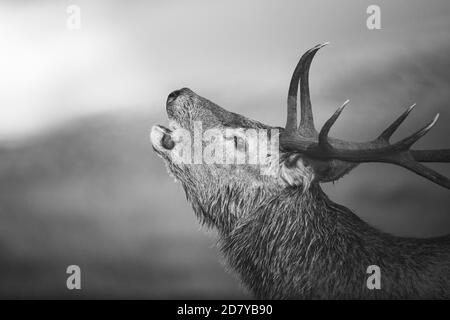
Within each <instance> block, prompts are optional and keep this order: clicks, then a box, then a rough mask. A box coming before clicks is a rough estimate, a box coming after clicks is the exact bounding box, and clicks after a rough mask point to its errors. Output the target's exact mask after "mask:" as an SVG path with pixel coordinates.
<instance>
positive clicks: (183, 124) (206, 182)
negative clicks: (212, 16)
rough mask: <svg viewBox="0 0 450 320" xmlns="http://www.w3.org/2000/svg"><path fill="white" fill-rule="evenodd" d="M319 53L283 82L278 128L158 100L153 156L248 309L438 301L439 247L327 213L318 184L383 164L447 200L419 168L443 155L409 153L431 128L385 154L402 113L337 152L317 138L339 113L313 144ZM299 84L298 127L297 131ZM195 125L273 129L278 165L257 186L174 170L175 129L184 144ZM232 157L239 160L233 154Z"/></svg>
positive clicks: (252, 176)
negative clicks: (376, 283) (161, 122)
mask: <svg viewBox="0 0 450 320" xmlns="http://www.w3.org/2000/svg"><path fill="white" fill-rule="evenodd" d="M324 45H325V44H323V45H318V46H316V47H314V48H312V49H310V50H308V51H307V52H306V53H305V54H304V55H303V56H302V57H301V59H300V61H299V62H298V64H297V66H296V68H295V70H294V73H293V75H292V79H291V83H290V86H289V94H288V99H287V122H286V126H285V128H274V127H271V126H268V125H264V124H262V123H260V122H257V121H254V120H251V119H248V118H246V117H244V116H242V115H240V114H236V113H232V112H228V111H226V110H224V109H223V108H221V107H219V106H217V105H216V104H214V103H212V102H211V101H209V100H207V99H205V98H203V97H201V96H199V95H197V94H196V93H194V92H192V91H191V90H189V89H187V88H184V89H181V90H177V91H174V92H172V93H171V94H170V95H169V96H168V99H167V106H166V108H167V114H168V117H169V120H170V122H171V125H170V129H168V128H165V127H163V126H154V127H153V128H152V131H151V142H152V144H153V148H154V150H155V151H156V152H157V154H158V155H159V156H161V157H162V158H163V160H164V162H165V163H166V165H167V168H168V171H169V173H171V174H172V175H173V176H174V177H175V178H176V179H177V180H179V181H180V182H181V184H182V185H183V188H184V190H185V192H186V196H187V199H188V201H189V202H190V203H191V204H192V207H193V209H194V211H195V213H196V215H197V216H198V218H199V219H200V221H201V222H202V223H203V224H206V225H207V226H209V227H213V228H215V229H217V231H218V234H219V241H218V243H219V247H220V250H221V252H222V253H223V254H224V256H225V259H226V261H227V263H228V264H229V266H230V267H231V268H232V270H234V271H235V272H237V273H238V274H239V276H240V279H241V281H242V282H243V284H244V285H245V286H246V287H247V288H248V289H250V290H251V292H253V294H254V295H255V296H256V297H257V298H263V299H265V298H269V299H297V298H300V299H341V298H344V299H352V298H357V299H373V298H387V299H392V298H394V299H395V298H397V299H399V298H400V299H402V298H441V299H442V298H447V299H448V298H450V236H444V237H437V238H432V239H415V238H403V237H396V236H393V235H389V234H386V233H383V232H381V231H379V230H377V229H375V228H373V227H372V226H370V225H368V224H367V223H366V222H364V221H362V220H361V219H360V218H359V217H358V216H357V215H355V214H354V213H353V212H352V211H350V210H349V209H347V208H346V207H344V206H341V205H338V204H336V203H334V202H332V201H331V200H330V199H328V197H327V196H326V195H325V194H324V192H323V191H322V189H321V187H320V183H321V182H329V181H335V180H337V179H339V178H340V177H342V176H343V175H345V174H347V173H348V172H350V171H351V170H352V169H354V168H355V167H356V166H357V165H358V164H360V163H363V162H385V163H392V164H395V165H398V166H401V167H404V168H406V169H408V170H410V171H412V172H414V173H416V174H419V175H421V176H423V177H424V178H426V179H428V180H431V181H432V182H434V183H437V184H439V185H441V186H442V187H445V188H450V180H449V179H448V178H446V177H444V176H442V175H441V174H439V173H437V172H435V171H433V170H432V169H430V168H428V167H426V166H424V165H422V164H421V163H422V162H450V149H445V150H412V149H411V146H412V145H413V144H414V143H415V142H416V141H417V140H419V139H420V138H421V137H422V136H424V135H425V134H426V133H427V132H428V131H429V130H430V129H431V128H432V127H433V125H434V124H435V123H436V121H437V118H438V117H437V116H436V118H435V119H434V120H433V121H432V122H431V123H429V124H428V125H426V126H425V127H423V128H422V129H421V130H419V131H417V132H416V133H414V134H412V135H411V136H409V137H407V138H405V139H403V140H400V141H399V142H396V143H391V142H390V137H391V135H392V134H393V133H394V131H395V130H396V129H397V128H398V127H399V125H400V124H401V123H402V122H403V121H404V120H405V118H406V117H407V116H408V114H409V113H410V112H411V110H412V107H410V108H408V109H407V110H406V111H405V112H404V113H403V114H402V115H401V116H400V117H399V118H398V119H397V120H395V121H394V122H393V123H392V124H391V125H390V126H389V127H388V128H387V129H386V130H384V131H383V132H382V133H381V134H380V135H379V136H378V137H377V138H376V139H374V140H373V141H370V142H365V143H356V142H347V141H344V140H339V139H335V138H331V137H329V136H328V133H329V131H330V129H331V127H332V125H333V124H334V122H335V121H336V119H337V118H338V117H339V115H340V114H341V112H342V110H343V108H344V106H345V105H346V104H347V102H346V103H344V105H342V106H341V107H340V108H339V109H338V110H337V111H336V112H335V113H334V114H333V115H332V117H331V118H330V119H329V120H328V121H326V123H325V124H324V126H323V127H322V129H321V130H320V132H317V131H316V129H315V127H314V123H313V113H312V110H311V101H310V96H309V85H308V73H309V68H310V65H311V61H312V59H313V57H314V55H315V54H316V52H317V51H318V50H319V49H320V48H322V47H323V46H324ZM299 83H300V102H301V109H300V113H301V121H300V125H299V126H298V127H297V92H298V87H299ZM196 121H200V122H201V123H202V124H203V130H206V129H211V128H218V129H227V128H243V129H266V130H270V129H278V130H279V135H278V139H279V153H278V157H277V158H276V159H275V160H274V159H272V160H273V161H276V165H275V166H273V168H276V169H277V171H274V172H276V174H273V175H266V174H261V173H260V171H258V170H256V169H255V166H254V165H250V164H242V165H223V164H214V163H212V164H211V163H209V164H187V163H181V162H180V161H174V157H175V150H176V147H177V145H178V144H180V138H179V137H176V132H177V131H178V130H181V129H183V130H185V131H188V132H189V133H190V134H194V124H195V122H196ZM235 138H236V137H235ZM181 140H182V138H181ZM235 140H236V139H235ZM203 142H204V141H203ZM235 147H236V148H239V147H238V143H235ZM270 156H271V155H269V154H268V155H267V157H270ZM269 162H270V159H269ZM274 170H275V169H274ZM370 265H377V266H378V267H379V268H380V270H381V288H380V289H378V290H377V289H375V290H369V289H368V286H367V279H368V277H369V276H370V275H368V274H367V268H368V266H370ZM372 289H373V288H372Z"/></svg>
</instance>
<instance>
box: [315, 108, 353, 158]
mask: <svg viewBox="0 0 450 320" xmlns="http://www.w3.org/2000/svg"><path fill="white" fill-rule="evenodd" d="M349 102H350V100H346V101H345V102H344V103H343V104H342V105H341V106H340V107H339V108H338V109H337V110H336V111H335V112H334V114H333V115H332V116H331V117H330V119H328V120H327V122H325V124H324V125H323V127H322V129H321V130H320V133H319V147H320V148H322V149H325V150H327V149H332V148H333V147H332V146H331V144H330V142H329V141H328V133H329V132H330V129H331V127H332V126H333V124H334V123H335V122H336V120H337V118H338V117H339V116H340V115H341V112H342V110H344V108H345V107H346V106H347V104H348V103H349Z"/></svg>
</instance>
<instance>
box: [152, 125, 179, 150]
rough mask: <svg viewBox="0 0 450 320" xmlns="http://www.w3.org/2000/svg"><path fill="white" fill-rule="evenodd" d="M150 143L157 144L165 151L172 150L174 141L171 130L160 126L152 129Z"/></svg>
mask: <svg viewBox="0 0 450 320" xmlns="http://www.w3.org/2000/svg"><path fill="white" fill-rule="evenodd" d="M152 142H153V144H155V142H156V143H157V144H159V145H160V146H161V147H163V148H164V149H167V150H172V149H173V148H174V147H175V141H174V140H173V139H172V130H170V129H169V128H166V127H164V126H161V125H156V126H154V127H153V128H152Z"/></svg>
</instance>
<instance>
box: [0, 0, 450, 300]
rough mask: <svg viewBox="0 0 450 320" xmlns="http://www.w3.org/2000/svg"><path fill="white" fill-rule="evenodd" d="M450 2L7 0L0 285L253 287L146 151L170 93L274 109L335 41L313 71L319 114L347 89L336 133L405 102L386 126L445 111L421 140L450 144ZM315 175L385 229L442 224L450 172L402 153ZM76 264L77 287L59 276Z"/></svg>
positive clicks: (1, 290) (430, 231)
mask: <svg viewBox="0 0 450 320" xmlns="http://www.w3.org/2000/svg"><path fill="white" fill-rule="evenodd" d="M370 4H377V5H379V6H380V8H381V27H382V28H381V30H368V28H367V27H366V19H367V17H368V14H367V13H366V9H367V7H368V6H369V5H370ZM70 5H76V6H78V8H80V10H81V11H80V14H81V15H80V17H81V20H80V21H81V28H80V29H75V30H73V29H71V28H68V27H67V23H68V19H69V17H70V15H71V14H70V13H68V12H67V9H68V7H69V6H70ZM449 14H450V2H448V1H447V0H433V1H427V2H425V1H419V0H408V1H406V0H397V1H395V3H394V2H393V1H381V0H377V1H372V0H370V1H365V0H363V1H361V0H353V1H345V4H344V2H339V3H338V2H337V1H332V0H328V1H317V0H314V1H298V0H296V1H283V2H281V1H264V2H263V1H256V0H255V1H245V2H243V1H234V0H232V1H226V2H224V1H221V2H219V1H206V0H205V1H157V0H153V1H139V0H135V1H113V0H107V1H106V0H98V1H87V0H86V1H82V0H71V1H61V0H59V1H56V0H53V1H51V0H41V1H26V0H21V1H17V0H2V1H1V3H0V48H1V49H0V297H1V298H251V296H250V295H249V294H248V293H246V292H245V290H244V289H243V288H241V287H240V285H239V281H238V280H237V279H236V278H235V276H233V275H232V274H230V273H227V272H226V271H225V270H226V269H225V267H224V266H223V264H222V262H221V261H222V259H221V257H220V254H219V253H218V252H217V250H216V249H215V248H214V244H215V234H214V232H213V231H209V232H205V231H204V230H202V229H201V228H200V226H199V225H198V223H197V222H196V220H195V217H194V214H193V212H192V210H191V209H190V206H189V205H188V204H187V202H186V201H185V197H184V194H183V191H182V188H181V186H180V185H177V184H175V183H174V182H173V180H172V178H170V177H169V176H168V175H167V174H166V170H165V167H164V165H163V163H162V161H161V160H160V159H159V158H158V157H157V156H156V155H155V154H154V153H153V151H152V148H151V144H150V141H149V132H150V128H151V126H152V125H153V124H156V123H160V124H167V118H166V115H165V100H166V97H167V95H168V94H169V93H170V92H171V91H173V90H175V89H179V88H181V87H189V88H191V89H192V90H194V91H195V92H197V93H198V94H200V95H202V96H204V97H207V98H209V99H210V100H212V101H214V102H216V103H217V104H219V105H221V106H223V107H225V108H227V109H228V110H230V111H233V112H238V113H241V114H243V115H246V116H248V117H251V118H254V119H257V120H260V121H262V122H266V123H268V124H271V125H283V124H284V121H285V116H286V115H285V101H286V95H287V89H288V84H289V80H290V77H291V74H292V71H293V68H294V67H295V64H296V63H297V60H298V58H299V57H300V56H301V54H302V53H303V52H304V51H305V50H307V49H309V48H310V47H312V46H314V45H316V44H318V43H321V42H325V41H331V44H330V45H329V46H328V47H326V48H325V49H323V50H321V52H319V53H318V54H317V56H316V59H315V61H314V63H313V66H312V69H311V73H310V74H311V81H310V86H311V95H312V100H313V107H314V113H315V119H316V126H321V125H322V124H323V122H324V121H325V120H326V119H327V118H328V117H329V116H330V115H331V114H332V112H334V110H335V109H336V107H337V106H339V105H340V104H341V103H342V102H343V101H345V100H346V99H350V101H351V104H350V106H349V107H348V108H347V109H346V111H345V112H344V114H343V115H342V117H341V119H340V121H338V122H337V124H336V125H335V127H334V128H333V130H334V131H333V133H332V135H333V136H336V137H339V138H343V139H349V140H354V141H364V140H368V139H371V138H373V137H375V135H377V134H378V133H379V132H381V130H382V129H384V128H385V127H386V126H387V125H388V124H389V123H390V122H391V121H392V120H393V119H394V118H395V117H397V116H398V115H399V114H400V113H401V112H402V111H403V110H405V108H406V107H408V106H409V105H411V104H413V103H415V102H416V103H417V105H418V106H417V108H416V110H415V111H414V112H413V114H412V115H411V116H410V119H408V121H407V122H406V123H405V124H404V125H403V126H402V128H401V129H400V130H399V131H398V133H397V134H396V135H395V136H394V139H398V138H400V137H403V136H404V135H406V134H408V133H411V132H413V130H415V129H417V128H418V127H420V126H422V125H423V124H424V123H425V122H428V121H429V120H431V119H432V118H433V116H434V115H435V114H436V113H437V112H439V113H440V115H441V117H440V120H439V122H438V124H437V125H436V127H435V128H434V129H433V130H432V131H431V132H430V133H429V134H428V135H427V136H426V137H424V138H423V139H422V140H420V142H419V143H418V144H417V146H416V148H445V147H450V138H449V135H450V125H449V123H450V109H449V101H450V90H449V85H450V71H449V70H450V55H449V52H450V41H449V40H450V32H449V31H450V20H449V19H448V16H449ZM433 167H434V168H437V169H438V170H440V172H442V173H444V174H447V175H450V167H449V166H448V165H434V166H433ZM324 188H325V190H326V191H327V193H328V194H329V195H330V197H331V199H333V200H334V201H336V202H338V203H341V204H343V205H346V206H348V207H349V208H351V209H352V210H353V211H354V212H355V213H357V214H358V215H359V216H360V217H361V218H363V219H364V220H365V221H367V222H369V223H370V224H372V225H374V226H376V227H377V228H379V229H381V230H383V231H385V232H390V233H393V234H396V235H401V236H414V237H432V236H438V235H443V234H448V233H450V197H449V193H448V190H444V189H443V188H441V187H439V186H437V185H435V184H432V183H431V182H428V181H426V180H424V179H422V178H420V177H419V176H416V175H414V174H411V173H409V172H407V171H406V170H404V169H402V168H398V167H393V166H391V165H382V164H370V165H361V166H360V167H359V168H358V169H356V170H355V171H354V172H352V174H350V175H349V176H346V177H345V178H344V179H342V180H341V181H338V182H337V183H335V184H328V185H324ZM71 264H76V265H79V266H80V267H81V270H82V290H81V291H69V290H67V289H66V278H67V276H68V275H67V274H66V273H65V271H66V268H67V266H68V265H71Z"/></svg>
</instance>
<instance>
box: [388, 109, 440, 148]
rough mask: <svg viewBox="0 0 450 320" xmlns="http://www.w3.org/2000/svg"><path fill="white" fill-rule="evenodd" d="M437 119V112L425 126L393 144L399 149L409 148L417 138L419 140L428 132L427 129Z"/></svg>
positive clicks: (429, 128) (428, 129) (431, 126)
mask: <svg viewBox="0 0 450 320" xmlns="http://www.w3.org/2000/svg"><path fill="white" fill-rule="evenodd" d="M438 119H439V113H438V114H437V115H436V116H435V117H434V119H433V121H431V122H430V123H429V124H427V125H426V126H425V127H423V128H422V129H420V130H419V131H417V132H415V133H414V134H412V135H410V136H409V137H406V138H405V139H403V140H401V141H399V142H397V143H396V144H394V145H393V146H397V148H400V149H409V148H410V147H411V146H412V145H413V144H414V143H415V142H416V141H417V140H419V139H420V138H422V137H423V136H424V135H426V134H427V133H428V131H430V130H431V128H433V127H434V125H435V124H436V122H437V121H438Z"/></svg>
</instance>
